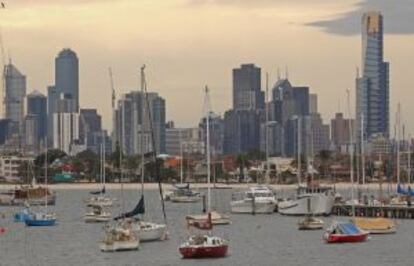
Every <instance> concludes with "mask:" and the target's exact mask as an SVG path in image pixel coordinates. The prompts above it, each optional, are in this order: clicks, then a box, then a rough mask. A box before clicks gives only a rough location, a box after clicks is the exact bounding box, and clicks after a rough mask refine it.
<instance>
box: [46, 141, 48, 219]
mask: <svg viewBox="0 0 414 266" xmlns="http://www.w3.org/2000/svg"><path fill="white" fill-rule="evenodd" d="M45 147H46V151H45V186H46V193H45V194H46V197H45V208H46V211H47V194H48V189H47V139H46V141H45Z"/></svg>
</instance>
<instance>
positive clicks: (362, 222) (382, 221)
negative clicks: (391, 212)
mask: <svg viewBox="0 0 414 266" xmlns="http://www.w3.org/2000/svg"><path fill="white" fill-rule="evenodd" d="M353 222H354V224H355V225H356V226H358V227H359V228H361V229H362V230H364V231H368V232H369V233H370V234H394V233H395V232H396V231H397V227H396V225H395V222H394V221H393V220H391V219H387V218H360V217H356V218H354V219H353Z"/></svg>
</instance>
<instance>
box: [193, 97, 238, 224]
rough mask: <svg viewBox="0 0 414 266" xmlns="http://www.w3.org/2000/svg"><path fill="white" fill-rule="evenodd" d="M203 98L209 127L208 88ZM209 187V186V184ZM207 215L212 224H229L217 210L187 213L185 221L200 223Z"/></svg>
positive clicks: (208, 132) (227, 219)
mask: <svg viewBox="0 0 414 266" xmlns="http://www.w3.org/2000/svg"><path fill="white" fill-rule="evenodd" d="M205 93H206V94H205V100H204V108H206V111H207V112H206V113H207V116H206V127H210V117H211V114H212V112H211V105H210V96H209V92H208V90H206V92H205ZM209 138H210V129H209V130H207V134H206V139H209ZM206 149H208V150H211V147H210V146H207V147H206ZM206 167H207V168H208V169H207V173H209V174H210V175H211V168H210V167H211V165H210V164H207V166H206ZM215 183H216V182H215V178H214V185H215ZM209 187H210V186H209ZM208 216H209V217H210V219H211V222H212V224H213V225H226V224H230V223H231V220H230V217H229V216H227V215H222V214H220V213H219V212H217V211H211V212H210V213H208V214H193V215H187V216H186V220H187V223H188V224H190V225H193V224H197V223H202V222H204V221H206V220H207V219H208Z"/></svg>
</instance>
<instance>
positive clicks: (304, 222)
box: [298, 216, 324, 230]
mask: <svg viewBox="0 0 414 266" xmlns="http://www.w3.org/2000/svg"><path fill="white" fill-rule="evenodd" d="M298 225H299V230H319V229H323V225H324V222H323V221H322V220H321V219H318V218H316V217H313V216H306V217H305V218H303V219H301V220H300V221H299V223H298Z"/></svg>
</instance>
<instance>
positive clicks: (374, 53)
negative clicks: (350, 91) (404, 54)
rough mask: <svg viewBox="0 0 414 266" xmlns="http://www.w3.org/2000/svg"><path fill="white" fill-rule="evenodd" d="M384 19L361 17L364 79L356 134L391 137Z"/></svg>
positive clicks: (359, 90) (360, 86)
mask: <svg viewBox="0 0 414 266" xmlns="http://www.w3.org/2000/svg"><path fill="white" fill-rule="evenodd" d="M383 36H384V35H383V17H382V15H381V13H379V12H367V13H365V14H364V15H363V16H362V76H361V77H359V76H358V77H357V79H356V119H355V120H356V124H357V134H358V135H359V136H360V134H361V133H363V134H364V136H365V138H369V137H371V136H372V135H374V134H381V135H383V136H385V137H388V136H389V63H388V62H384V58H383V46H384V44H383ZM362 119H363V120H364V123H363V125H364V128H363V129H361V120H362Z"/></svg>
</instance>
